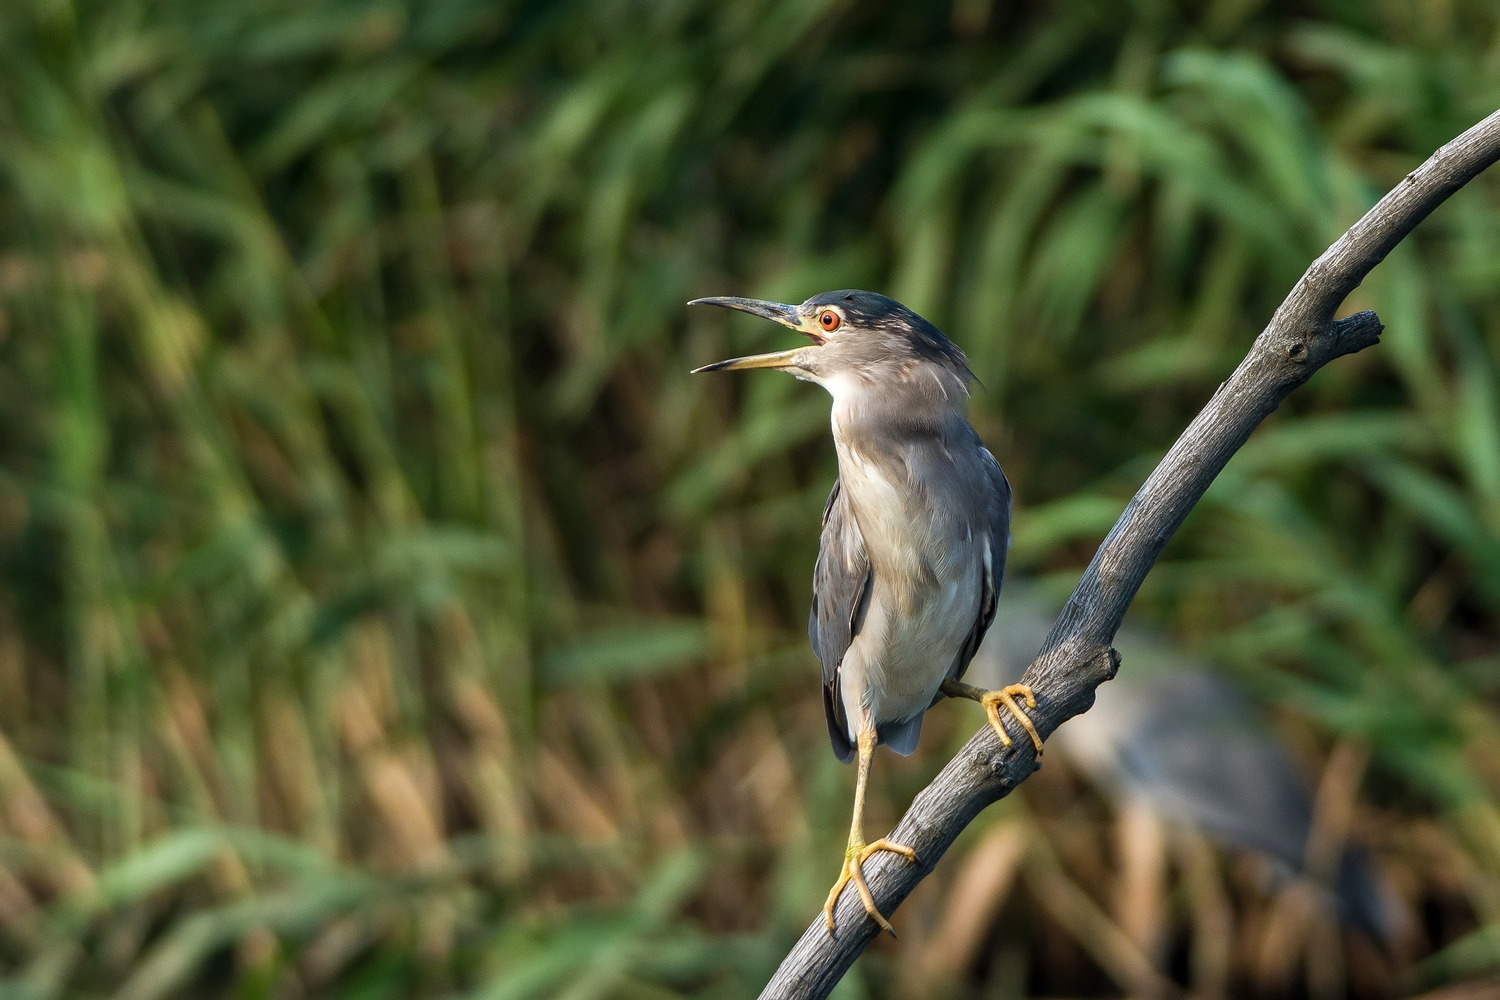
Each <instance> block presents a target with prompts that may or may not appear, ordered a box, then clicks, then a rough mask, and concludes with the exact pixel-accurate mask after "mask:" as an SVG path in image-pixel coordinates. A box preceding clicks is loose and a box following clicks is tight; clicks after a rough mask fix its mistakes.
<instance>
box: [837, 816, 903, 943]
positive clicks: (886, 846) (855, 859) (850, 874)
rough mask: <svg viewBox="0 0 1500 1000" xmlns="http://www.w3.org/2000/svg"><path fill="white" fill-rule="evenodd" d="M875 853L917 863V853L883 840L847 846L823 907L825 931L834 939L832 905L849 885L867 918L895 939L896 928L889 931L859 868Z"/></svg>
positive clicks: (882, 838)
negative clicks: (836, 877)
mask: <svg viewBox="0 0 1500 1000" xmlns="http://www.w3.org/2000/svg"><path fill="white" fill-rule="evenodd" d="M876 851H890V852H891V853H893V854H899V855H901V856H902V857H904V858H905V859H906V860H908V861H916V860H917V852H916V851H914V850H912V849H911V848H910V847H907V846H906V845H905V844H897V843H895V842H894V841H890V840H887V839H886V838H884V837H881V838H880V839H879V840H877V841H875V842H873V843H870V844H850V845H849V848H848V850H846V851H845V852H844V870H843V871H842V872H841V873H840V874H839V877H838V881H837V882H835V883H833V888H832V889H830V890H828V902H826V903H824V904H823V924H824V926H826V927H827V928H828V933H829V935H830V936H832V937H836V936H837V934H836V933H835V932H834V920H833V908H834V905H835V904H837V903H838V901H839V893H841V892H843V890H844V886H845V885H847V884H849V883H850V882H853V883H854V888H855V889H856V890H858V892H859V899H860V902H862V903H864V905H865V912H866V913H868V914H869V915H870V918H871V919H872V920H874V921H875V923H876V924H878V925H879V926H880V929H881V930H883V931H885V932H886V933H888V934H890V936H891V937H895V936H896V931H895V928H893V927H891V922H890V921H889V920H887V919H886V918H885V916H884V915H883V914H882V913H881V912H880V908H879V907H877V906H876V905H875V896H874V894H873V893H871V892H870V886H869V883H867V882H866V881H865V873H864V870H863V868H862V867H861V866H862V865H863V864H864V863H865V861H866V860H867V859H868V858H869V857H870V855H872V854H874V853H875V852H876Z"/></svg>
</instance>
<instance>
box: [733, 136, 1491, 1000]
mask: <svg viewBox="0 0 1500 1000" xmlns="http://www.w3.org/2000/svg"><path fill="white" fill-rule="evenodd" d="M1497 159H1500V111H1497V112H1496V113H1495V114H1492V115H1490V116H1489V117H1488V118H1486V119H1484V120H1483V121H1482V122H1480V123H1479V124H1477V125H1475V126H1474V127H1473V128H1471V129H1469V130H1468V131H1467V132H1465V133H1464V134H1463V135H1460V136H1459V137H1458V138H1456V139H1454V140H1453V141H1452V142H1450V143H1448V144H1447V145H1446V146H1444V147H1443V148H1442V149H1439V150H1438V151H1437V152H1436V153H1434V154H1433V155H1432V157H1431V158H1430V159H1428V160H1427V162H1426V163H1423V164H1422V165H1421V166H1420V167H1418V168H1417V169H1416V170H1413V171H1412V172H1411V173H1410V174H1408V175H1407V176H1406V179H1405V180H1403V181H1402V182H1401V183H1400V184H1398V185H1397V186H1396V187H1395V188H1394V189H1393V190H1392V191H1391V192H1390V193H1388V194H1387V195H1386V196H1385V197H1384V198H1382V199H1380V201H1379V203H1377V204H1376V205H1375V207H1374V208H1372V209H1370V211H1368V212H1366V213H1365V215H1364V217H1363V218H1362V219H1360V220H1359V221H1358V222H1356V223H1355V224H1354V225H1353V226H1352V227H1351V228H1350V229H1349V231H1348V232H1346V233H1345V234H1344V235H1343V236H1341V237H1339V239H1338V240H1337V241H1336V242H1335V243H1334V244H1333V245H1332V246H1330V247H1329V248H1328V249H1327V250H1326V251H1325V252H1324V253H1323V255H1322V256H1321V257H1319V258H1318V259H1317V260H1315V261H1313V263H1312V266H1310V267H1309V268H1308V269H1307V272H1306V273H1305V274H1303V276H1302V278H1301V280H1299V281H1298V282H1297V284H1296V286H1295V287H1294V288H1293V289H1292V291H1291V294H1290V295H1288V296H1287V297H1286V300H1285V301H1284V302H1282V304H1281V306H1280V308H1278V309H1277V310H1276V314H1275V315H1274V316H1273V317H1272V318H1271V322H1270V324H1269V325H1267V326H1266V328H1265V330H1264V331H1262V332H1261V334H1260V336H1259V337H1257V338H1256V339H1255V343H1254V344H1253V345H1251V348H1250V353H1249V354H1248V355H1246V356H1245V360H1244V361H1242V362H1240V365H1239V367H1238V368H1236V369H1235V371H1234V374H1233V375H1231V376H1230V377H1229V379H1228V380H1227V381H1225V382H1224V384H1223V385H1221V386H1219V389H1218V391H1217V392H1216V393H1214V396H1213V398H1212V399H1210V400H1209V402H1208V405H1207V406H1206V407H1204V408H1203V411H1202V412H1201V413H1199V414H1198V416H1197V417H1196V418H1195V419H1194V420H1193V422H1192V423H1191V424H1189V425H1188V427H1187V430H1185V431H1183V432H1182V436H1181V437H1179V438H1178V439H1177V443H1176V444H1174V445H1173V446H1172V448H1171V450H1170V451H1168V452H1167V454H1166V457H1164V458H1163V459H1162V460H1161V464H1159V465H1158V466H1157V467H1156V470H1155V471H1154V472H1152V473H1151V475H1150V477H1149V478H1147V480H1146V482H1145V483H1144V484H1143V485H1142V486H1141V488H1140V491H1139V492H1137V493H1136V495H1135V496H1134V497H1133V498H1132V499H1131V501H1130V503H1129V504H1127V505H1126V507H1125V512H1124V513H1123V514H1121V515H1120V520H1119V521H1118V522H1116V524H1115V526H1114V528H1112V529H1111V530H1110V532H1109V534H1108V535H1107V536H1106V537H1105V539H1104V542H1103V544H1101V545H1100V546H1099V551H1098V552H1097V553H1095V555H1094V559H1093V561H1092V562H1091V563H1089V566H1088V569H1086V570H1085V571H1084V573H1083V577H1082V579H1080V580H1079V581H1078V586H1077V588H1076V589H1074V591H1073V595H1072V597H1070V598H1069V599H1068V603H1067V605H1066V606H1065V607H1064V608H1063V611H1062V614H1061V616H1060V617H1059V618H1058V620H1057V623H1056V624H1055V625H1053V627H1052V631H1051V633H1050V634H1049V635H1048V636H1047V640H1046V642H1045V643H1043V645H1042V650H1041V652H1040V653H1039V654H1038V655H1037V658H1036V659H1035V660H1034V661H1033V662H1032V664H1031V666H1030V667H1028V668H1027V670H1026V674H1025V677H1024V678H1023V679H1024V681H1025V683H1027V684H1029V685H1031V687H1032V688H1033V689H1034V690H1035V692H1036V697H1037V702H1038V705H1037V708H1036V709H1035V710H1033V711H1031V712H1030V713H1029V714H1030V715H1031V718H1032V720H1033V721H1034V722H1035V723H1036V726H1037V729H1038V730H1040V731H1041V733H1042V734H1043V735H1044V736H1045V735H1048V734H1050V733H1052V731H1053V730H1055V729H1056V728H1057V727H1058V726H1060V725H1062V723H1064V722H1065V721H1067V720H1068V719H1070V718H1072V717H1073V716H1075V715H1078V714H1080V713H1082V712H1085V711H1087V710H1088V708H1089V707H1090V706H1091V705H1093V702H1094V689H1095V688H1096V687H1098V686H1099V685H1100V684H1101V683H1102V682H1104V681H1106V680H1108V679H1109V678H1111V677H1113V676H1114V673H1115V669H1116V667H1117V666H1118V664H1119V657H1118V656H1117V655H1116V653H1115V651H1114V650H1113V649H1112V648H1111V643H1112V642H1113V641H1114V637H1115V631H1116V630H1117V629H1118V628H1119V627H1120V620H1121V619H1122V618H1123V617H1124V616H1125V609H1126V608H1128V607H1129V606H1130V602H1131V601H1132V600H1133V599H1134V598H1135V595H1136V591H1137V590H1139V589H1140V586H1141V581H1142V580H1144V579H1145V577H1146V574H1147V573H1148V572H1149V571H1150V569H1151V567H1152V566H1153V565H1154V564H1155V563H1156V560H1157V558H1158V557H1159V556H1160V555H1161V552H1162V549H1163V548H1165V547H1166V544H1167V542H1168V541H1169V540H1170V539H1171V537H1172V535H1173V534H1174V533H1176V531H1177V529H1178V528H1179V527H1180V526H1181V525H1182V522H1183V520H1184V519H1186V518H1187V515H1188V512H1189V511H1191V510H1192V509H1193V507H1194V505H1196V504H1197V503H1198V501H1199V499H1201V498H1202V496H1203V494H1204V492H1205V491H1206V490H1207V489H1208V487H1209V484H1210V483H1212V482H1213V481H1214V478H1215V477H1216V476H1218V474H1219V472H1220V471H1222V470H1223V468H1224V466H1225V464H1226V463H1228V461H1229V459H1230V457H1231V456H1232V455H1233V454H1234V453H1235V452H1236V451H1238V450H1239V448H1240V446H1241V445H1243V444H1244V443H1245V440H1246V439H1247V438H1248V437H1249V436H1250V433H1251V432H1252V431H1253V430H1255V428H1256V427H1257V426H1258V425H1259V424H1260V422H1261V421H1262V420H1264V419H1265V418H1266V416H1267V415H1268V414H1269V413H1270V412H1271V411H1272V410H1274V409H1276V407H1277V406H1279V405H1281V401H1282V400H1283V399H1285V398H1286V397H1287V395H1288V394H1290V393H1291V392H1292V390H1293V389H1296V388H1297V387H1298V386H1299V385H1301V384H1302V383H1304V382H1306V381H1307V380H1308V379H1309V378H1311V377H1312V374H1313V373H1314V372H1316V371H1317V370H1318V369H1319V368H1321V367H1323V366H1324V365H1325V364H1327V363H1328V362H1330V361H1332V360H1333V359H1334V358H1338V357H1342V356H1343V355H1345V354H1353V353H1355V352H1356V351H1360V350H1363V349H1364V348H1366V347H1369V346H1371V345H1372V344H1375V343H1377V342H1378V341H1379V339H1380V332H1381V329H1382V327H1381V324H1380V320H1379V319H1378V318H1377V317H1376V315H1375V314H1374V313H1373V312H1360V313H1355V314H1354V315H1352V316H1346V317H1344V318H1343V319H1334V310H1335V309H1337V308H1338V307H1339V305H1340V304H1341V303H1342V302H1343V301H1344V299H1345V298H1346V297H1347V296H1348V294H1349V293H1350V292H1351V291H1353V290H1354V289H1355V288H1356V287H1358V285H1359V283H1360V282H1361V281H1363V280H1364V277H1365V275H1367V274H1369V273H1370V269H1371V268H1373V267H1374V266H1375V265H1376V264H1378V263H1380V262H1381V261H1382V260H1384V259H1385V256H1386V254H1388V253H1390V252H1391V249H1392V248H1394V247H1395V246H1396V244H1397V243H1400V242H1401V240H1403V239H1404V238H1405V237H1406V235H1407V234H1408V233H1410V232H1411V231H1412V229H1414V228H1415V227H1416V225H1417V224H1418V223H1419V222H1421V221H1422V220H1423V219H1425V218H1426V217H1427V216H1428V214H1430V213H1431V212H1432V210H1433V209H1435V208H1436V207H1437V206H1438V205H1440V204H1442V202H1443V201H1444V200H1446V199H1447V198H1448V196H1449V195H1451V194H1452V193H1453V192H1454V191H1457V190H1458V189H1459V188H1461V187H1463V186H1464V185H1465V184H1467V183H1468V182H1469V181H1470V180H1472V179H1473V178H1474V177H1475V176H1476V175H1478V174H1479V173H1480V172H1482V171H1483V170H1484V169H1485V168H1486V167H1488V166H1490V164H1492V163H1494V162H1495V161H1496V160H1497ZM1036 768H1037V763H1036V757H1035V755H1034V753H1033V752H1032V748H1031V745H1030V743H1029V742H1027V741H1025V740H1017V741H1016V742H1015V744H1014V745H1013V746H1012V747H1011V748H1010V749H1009V750H1005V751H1002V749H1001V747H1000V743H999V740H997V739H996V738H995V736H994V734H993V733H992V732H991V730H990V728H989V727H988V726H985V727H982V728H981V729H980V731H979V733H978V734H977V735H976V736H975V737H974V738H973V739H971V740H970V741H969V742H968V743H967V744H966V745H965V746H964V748H963V749H962V750H960V751H959V753H958V755H957V756H956V757H954V758H953V759H952V760H951V761H949V762H948V764H947V766H946V767H944V768H943V770H942V771H941V772H939V774H938V776H937V777H936V778H935V779H934V780H933V782H932V784H930V785H928V786H927V787H926V788H925V789H923V790H922V792H921V793H920V794H919V795H918V796H917V797H916V800H915V801H914V802H913V803H912V806H911V808H910V809H909V810H907V813H906V815H905V816H904V817H903V818H902V820H901V822H900V823H899V824H897V826H896V829H895V830H894V831H893V832H892V833H891V834H890V836H891V838H892V839H893V840H895V841H897V842H898V843H902V844H910V845H911V846H912V847H914V848H916V851H917V857H918V858H919V862H918V863H917V864H912V863H910V862H907V861H905V860H900V859H892V858H890V857H889V856H888V855H877V856H876V858H875V859H873V860H871V861H870V862H868V863H867V864H866V865H865V874H866V877H867V879H868V881H869V883H870V888H871V889H872V890H873V892H874V894H875V899H876V901H877V903H878V904H879V906H880V909H881V911H882V912H884V913H890V912H891V911H893V910H894V909H895V908H896V907H897V906H898V905H900V903H901V901H902V900H904V899H905V898H906V897H907V895H908V894H909V893H910V892H911V891H912V889H914V888H915V887H916V885H917V883H918V882H919V881H921V880H922V878H923V877H924V876H926V875H927V873H928V872H930V871H932V869H933V868H934V867H935V866H936V864H937V862H938V859H939V858H941V857H942V856H943V854H944V852H946V851H947V850H948V848H949V846H950V845H951V844H952V843H953V841H954V840H955V839H956V838H957V837H958V834H959V832H960V831H962V830H963V828H964V827H966V826H967V825H968V824H969V822H970V821H971V820H973V818H974V817H975V816H976V815H978V814H979V812H980V810H982V809H983V808H984V807H985V806H987V805H989V804H990V803H992V802H994V801H995V800H997V799H999V798H1002V797H1003V796H1005V795H1006V794H1008V793H1009V792H1010V790H1011V789H1013V788H1015V787H1016V785H1018V784H1019V783H1020V782H1022V781H1024V780H1025V779H1026V778H1027V777H1029V776H1030V775H1031V774H1032V772H1034V771H1035V770H1036ZM836 917H837V921H838V927H839V929H840V934H839V937H838V938H837V939H836V940H835V939H833V938H830V937H829V935H828V932H827V931H826V930H825V929H824V926H823V921H822V919H821V916H820V917H819V919H817V920H815V921H813V923H812V924H811V925H810V926H809V927H808V929H807V930H806V931H805V932H804V933H803V934H802V937H801V938H800V939H799V940H798V941H797V943H796V945H795V946H794V947H793V948H792V950H791V952H790V953H789V954H788V955H787V957H786V958H785V959H784V960H783V961H782V964H781V968H780V969H778V970H777V972H776V975H775V976H774V977H773V978H772V980H771V982H770V984H769V985H767V987H766V989H765V991H764V992H763V993H762V994H761V997H762V1000H793V998H796V1000H809V998H818V997H824V996H827V995H828V992H829V991H830V990H832V989H833V987H834V985H835V984H836V983H837V982H838V981H839V979H840V978H842V977H843V975H844V973H845V972H846V971H847V970H848V968H849V966H850V965H852V964H853V963H854V960H855V958H857V957H858V956H859V953H860V952H862V951H863V950H864V949H865V946H866V945H868V944H869V943H870V940H871V939H872V938H873V937H874V936H875V934H876V933H877V932H878V931H877V928H876V926H875V924H874V922H873V921H871V920H870V919H869V918H868V917H867V916H866V915H865V911H864V908H863V906H861V905H860V902H859V900H858V899H857V898H856V896H855V894H854V893H852V892H848V893H845V894H844V896H843V898H842V899H841V900H840V903H839V907H838V910H837V913H836Z"/></svg>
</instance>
